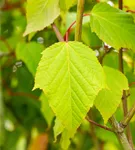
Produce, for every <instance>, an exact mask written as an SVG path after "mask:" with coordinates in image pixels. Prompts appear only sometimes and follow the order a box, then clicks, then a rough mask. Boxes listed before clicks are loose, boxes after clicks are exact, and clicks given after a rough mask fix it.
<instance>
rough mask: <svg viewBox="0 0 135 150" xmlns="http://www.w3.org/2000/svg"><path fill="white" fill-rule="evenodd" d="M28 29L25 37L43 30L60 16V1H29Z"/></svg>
mask: <svg viewBox="0 0 135 150" xmlns="http://www.w3.org/2000/svg"><path fill="white" fill-rule="evenodd" d="M26 11H27V14H26V17H27V27H26V31H25V33H24V36H25V35H27V34H29V33H31V32H34V31H39V30H43V29H44V28H45V27H47V26H49V25H50V24H51V23H53V21H54V20H55V19H56V18H57V17H58V16H59V14H60V9H59V0H28V1H27V9H26Z"/></svg>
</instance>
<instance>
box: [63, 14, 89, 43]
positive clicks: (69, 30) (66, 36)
mask: <svg viewBox="0 0 135 150" xmlns="http://www.w3.org/2000/svg"><path fill="white" fill-rule="evenodd" d="M86 16H90V14H83V17H86ZM75 24H76V20H75V21H74V22H73V23H72V24H71V25H70V26H69V28H68V29H67V31H66V33H65V35H64V40H65V41H68V37H69V34H70V32H71V29H72V27H73V26H74V25H75Z"/></svg>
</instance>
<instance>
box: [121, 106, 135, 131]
mask: <svg viewBox="0 0 135 150" xmlns="http://www.w3.org/2000/svg"><path fill="white" fill-rule="evenodd" d="M134 115H135V104H134V105H133V107H132V108H131V109H130V111H129V112H128V113H127V115H126V116H125V118H124V119H123V120H122V121H121V123H120V124H121V126H122V127H123V128H126V126H127V125H128V124H129V122H130V120H131V119H132V118H133V116H134Z"/></svg>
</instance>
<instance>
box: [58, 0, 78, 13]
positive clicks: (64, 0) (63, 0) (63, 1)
mask: <svg viewBox="0 0 135 150" xmlns="http://www.w3.org/2000/svg"><path fill="white" fill-rule="evenodd" d="M76 3H77V0H72V1H69V0H60V8H61V9H62V10H63V11H66V10H68V9H69V8H70V7H72V6H74V5H75V4H76Z"/></svg>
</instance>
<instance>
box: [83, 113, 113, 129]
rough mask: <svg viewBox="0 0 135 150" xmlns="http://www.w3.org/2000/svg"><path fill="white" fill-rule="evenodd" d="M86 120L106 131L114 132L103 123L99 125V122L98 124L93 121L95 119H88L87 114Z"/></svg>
mask: <svg viewBox="0 0 135 150" xmlns="http://www.w3.org/2000/svg"><path fill="white" fill-rule="evenodd" d="M86 120H87V121H88V122H90V123H92V124H94V125H96V126H97V127H100V128H102V129H105V130H107V131H111V132H114V131H113V130H112V129H111V128H108V127H106V126H103V125H101V124H98V123H97V122H95V121H93V120H91V119H89V117H88V116H87V117H86Z"/></svg>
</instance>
